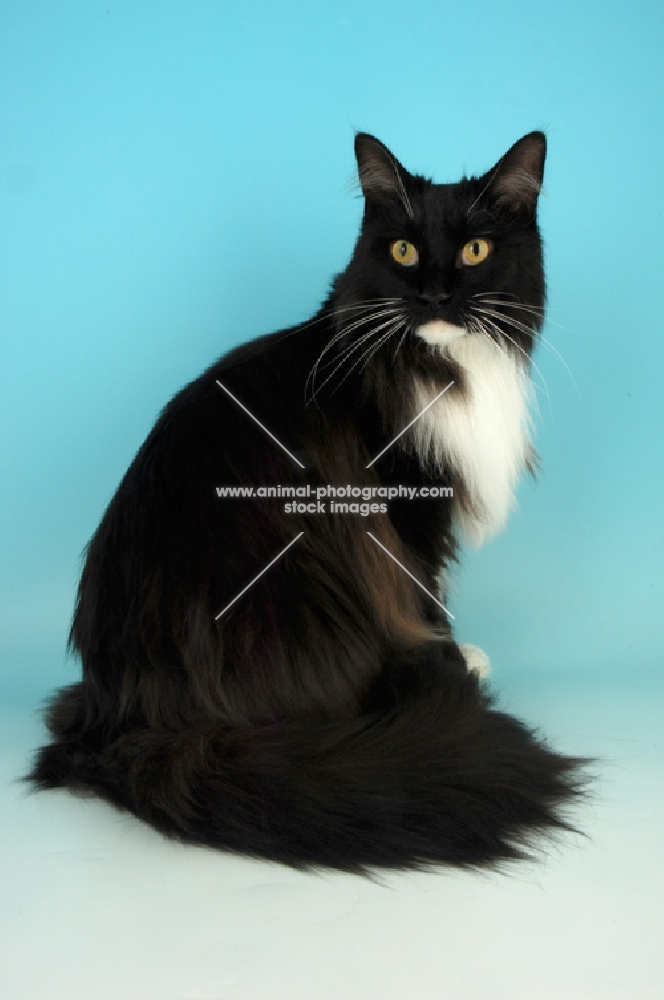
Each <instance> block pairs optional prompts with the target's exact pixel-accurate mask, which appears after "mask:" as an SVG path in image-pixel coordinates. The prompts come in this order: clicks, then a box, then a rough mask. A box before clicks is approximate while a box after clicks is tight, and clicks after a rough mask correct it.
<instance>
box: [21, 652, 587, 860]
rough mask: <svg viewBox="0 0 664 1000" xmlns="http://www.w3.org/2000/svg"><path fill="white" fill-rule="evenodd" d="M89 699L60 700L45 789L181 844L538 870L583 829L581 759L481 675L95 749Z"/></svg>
mask: <svg viewBox="0 0 664 1000" xmlns="http://www.w3.org/2000/svg"><path fill="white" fill-rule="evenodd" d="M80 687H81V686H80V685H75V686H74V688H70V689H66V690H65V691H64V692H63V693H62V694H61V695H60V698H61V699H63V700H64V699H66V698H69V702H70V712H69V718H70V724H69V726H68V727H67V729H68V732H67V733H65V732H63V729H64V727H61V731H60V733H59V734H58V733H57V732H56V733H55V734H54V735H56V738H58V737H59V740H58V742H55V743H54V744H51V745H50V746H46V747H44V748H43V749H42V750H40V751H39V753H38V756H37V759H36V762H35V767H34V770H33V772H32V774H31V775H30V778H31V780H32V781H33V782H35V783H36V784H37V785H38V786H40V787H42V788H43V787H56V786H68V787H69V788H71V789H73V790H80V791H83V790H89V791H94V792H96V793H97V794H100V795H102V796H104V797H105V798H107V799H108V800H110V801H111V802H113V803H115V804H116V805H119V806H122V807H125V808H127V809H129V810H131V811H132V812H133V813H135V814H136V815H137V816H139V817H140V818H141V819H143V820H146V821H147V822H149V823H150V824H152V825H153V826H154V827H156V828H157V829H158V830H160V831H162V832H163V833H165V834H168V835H170V836H175V837H178V838H180V839H182V840H185V841H189V842H194V843H199V844H206V845H209V846H211V847H217V848H222V849H225V850H231V851H237V852H239V853H242V854H247V855H252V856H255V857H259V858H265V859H268V860H273V861H279V862H283V863H285V864H288V865H291V866H293V867H296V868H308V867H318V866H323V867H330V868H336V869H340V870H344V871H349V872H355V873H361V874H367V873H368V872H369V871H370V869H372V868H392V869H408V868H425V867H428V866H431V865H457V866H462V867H475V866H489V865H496V864H497V863H499V862H501V861H504V860H509V859H515V858H520V857H524V856H529V854H530V848H531V846H532V845H533V843H534V841H535V839H536V838H537V837H538V836H539V835H541V834H546V833H549V834H550V833H552V832H555V831H556V830H561V829H567V830H570V829H573V828H572V827H571V826H570V824H569V822H568V821H567V819H566V818H565V807H566V806H567V805H568V804H569V803H571V802H573V800H575V799H576V798H577V797H578V796H579V795H580V794H581V793H582V790H583V787H584V784H585V779H584V772H583V765H584V764H585V763H587V762H586V761H585V760H582V759H579V758H571V757H566V756H562V755H560V754H558V753H555V752H554V751H552V750H550V749H548V748H547V747H546V746H545V745H544V744H543V743H542V742H541V741H540V740H539V739H538V738H536V737H535V735H534V734H533V733H532V732H531V731H529V730H528V729H527V728H526V727H525V726H524V725H523V724H522V723H521V722H519V721H518V720H517V719H514V718H512V717H511V716H509V715H506V714H504V713H502V712H500V711H497V710H496V709H495V708H494V707H492V703H491V700H490V698H489V697H488V696H487V695H486V694H485V693H483V692H482V691H481V690H480V689H479V687H478V685H477V681H476V679H475V678H474V676H472V675H469V674H463V675H462V673H461V672H459V671H449V672H448V671H446V670H443V671H442V672H441V670H440V663H439V664H438V665H437V668H436V669H432V664H430V663H423V664H420V665H416V666H412V665H410V666H408V667H407V668H404V667H393V668H391V669H386V670H385V671H384V672H383V675H382V676H381V679H380V681H379V683H378V684H377V685H376V686H375V688H374V690H373V691H372V692H371V693H370V695H369V696H368V698H367V702H366V706H365V708H366V710H365V711H364V712H363V714H361V715H359V716H357V717H355V718H348V719H345V720H339V721H336V720H318V721H316V720H313V719H311V720H308V719H303V720H300V721H288V722H279V723H270V724H265V725H260V726H256V727H247V728H242V729H239V728H238V729H235V728H227V729H224V728H221V727H219V726H212V725H211V724H210V725H209V726H207V727H205V728H199V729H196V730H195V731H182V732H172V731H165V730H163V731H162V730H152V729H144V730H135V731H132V732H129V733H126V734H124V735H122V736H120V737H118V738H116V739H114V740H113V742H111V743H110V744H109V745H107V746H103V747H97V748H95V747H94V746H93V745H92V740H91V739H90V738H89V737H87V738H86V737H85V735H84V734H83V733H79V734H78V735H76V734H75V733H74V732H73V729H74V726H73V725H72V724H71V722H72V718H71V715H72V713H71V709H72V707H73V704H74V702H76V701H77V700H78V701H79V703H80V695H81V692H80V691H77V689H79V688H80ZM61 707H62V708H63V709H64V705H63V704H61ZM54 708H56V709H57V702H56V705H55V706H54ZM62 714H63V713H60V715H61V716H62ZM64 714H65V715H66V714H67V713H66V712H64ZM57 715H58V713H57V711H52V713H51V720H53V719H54V718H56V717H57ZM51 727H52V729H55V728H56V727H55V725H54V724H53V721H52V722H51Z"/></svg>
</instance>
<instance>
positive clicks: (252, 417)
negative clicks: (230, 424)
mask: <svg viewBox="0 0 664 1000" xmlns="http://www.w3.org/2000/svg"><path fill="white" fill-rule="evenodd" d="M215 381H216V383H217V385H218V386H219V388H220V389H223V390H224V392H225V393H226V394H227V395H228V396H230V397H231V399H232V400H233V402H234V403H237V405H238V406H240V407H241V408H242V409H243V410H244V412H245V413H246V414H247V415H248V416H250V417H251V419H252V420H253V421H254V422H255V423H257V424H258V426H259V427H260V428H261V430H264V431H265V433H266V434H267V435H269V437H271V438H272V440H273V441H276V442H277V444H278V445H279V447H280V448H281V449H283V451H285V452H286V454H287V455H290V457H291V458H292V459H293V461H294V462H297V464H298V465H299V466H300V468H301V469H303V468H304V466H303V465H302V462H300V460H299V459H298V458H296V457H295V455H294V454H293V453H292V452H290V451H289V450H288V448H287V447H286V445H284V444H282V443H281V441H280V440H279V438H277V437H275V436H274V434H273V433H272V431H269V430H268V429H267V427H266V426H265V424H262V423H261V422H260V420H259V419H258V417H255V416H254V415H253V413H252V412H251V410H248V409H247V407H246V406H245V405H244V403H241V402H240V400H239V399H237V398H236V397H235V396H234V395H233V393H232V392H231V391H230V390H229V389H227V388H226V386H225V385H222V384H221V382H220V381H219V379H215ZM434 402H435V400H434Z"/></svg>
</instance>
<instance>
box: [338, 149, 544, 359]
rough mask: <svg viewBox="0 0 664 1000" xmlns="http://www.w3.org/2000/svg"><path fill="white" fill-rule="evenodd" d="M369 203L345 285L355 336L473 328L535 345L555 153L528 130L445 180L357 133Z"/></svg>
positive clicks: (341, 281) (344, 314) (419, 337)
mask: <svg viewBox="0 0 664 1000" xmlns="http://www.w3.org/2000/svg"><path fill="white" fill-rule="evenodd" d="M355 149H356V155H357V161H358V168H359V177H360V183H361V185H362V190H363V193H364V196H365V212H364V218H363V221H362V229H361V233H360V237H359V239H358V242H357V246H356V248H355V252H354V255H353V258H352V260H351V262H350V264H349V266H348V268H347V269H346V271H345V272H344V273H343V274H342V275H340V276H339V278H338V279H337V282H336V285H335V291H336V300H337V304H338V308H339V312H338V316H339V319H340V326H342V327H343V326H345V327H346V328H347V329H348V330H349V336H350V337H355V338H357V337H358V336H365V334H367V331H368V329H369V327H370V326H373V327H374V329H375V330H376V332H375V334H374V335H372V336H370V337H369V336H368V337H367V340H366V343H367V345H373V344H374V343H375V344H381V345H383V344H385V345H387V347H390V346H391V341H393V340H394V341H399V342H403V341H404V340H405V338H406V337H407V338H409V340H410V341H411V343H417V342H418V341H419V342H420V343H422V342H423V341H426V342H427V343H429V344H437V345H439V346H441V347H445V346H446V345H447V344H451V343H452V342H454V341H455V340H457V339H459V338H461V337H463V336H482V337H488V338H491V339H492V340H494V341H495V342H496V343H498V344H499V346H502V347H504V348H505V349H507V350H509V351H510V352H516V353H520V354H521V355H522V356H524V357H525V356H527V355H528V354H529V353H530V351H531V349H532V344H533V337H534V334H535V332H536V330H537V329H538V327H539V326H540V325H541V320H542V315H543V306H544V274H543V267H542V253H541V244H540V237H539V232H538V228H537V222H536V207H537V196H538V194H539V190H540V186H541V182H542V173H543V166H544V156H545V138H544V136H543V135H542V133H540V132H533V133H530V134H529V135H527V136H524V138H523V139H521V140H520V141H519V142H518V143H516V144H515V145H514V146H513V147H512V148H511V149H510V150H509V151H508V152H507V153H506V154H505V156H504V157H502V159H501V160H500V161H499V162H498V164H497V165H496V166H495V167H493V168H492V170H490V171H488V172H487V173H486V174H484V175H483V176H482V177H478V178H470V179H463V180H461V181H460V182H459V183H458V184H434V183H432V182H431V181H429V180H427V179H425V178H423V177H420V176H415V175H412V174H410V173H408V171H406V170H405V169H404V168H403V167H402V166H401V164H400V163H399V162H398V161H397V160H396V159H395V157H394V156H393V155H392V154H391V153H390V152H389V150H387V149H386V147H385V146H383V145H382V143H380V142H379V141H378V140H377V139H374V138H373V137H372V136H369V135H366V134H363V133H362V134H359V135H358V136H357V137H356V142H355Z"/></svg>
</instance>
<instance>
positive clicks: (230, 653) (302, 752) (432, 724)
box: [31, 132, 584, 873]
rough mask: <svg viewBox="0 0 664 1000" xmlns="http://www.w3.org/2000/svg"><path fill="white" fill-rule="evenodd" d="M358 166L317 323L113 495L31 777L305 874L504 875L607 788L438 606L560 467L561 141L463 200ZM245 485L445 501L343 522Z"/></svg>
mask: <svg viewBox="0 0 664 1000" xmlns="http://www.w3.org/2000/svg"><path fill="white" fill-rule="evenodd" d="M355 151H356V156H357V162H358V168H359V179H360V184H361V186H362V190H363V194H364V198H365V210H364V217H363V220H362V226H361V231H360V235H359V238H358V240H357V244H356V247H355V250H354V253H353V256H352V259H351V261H350V263H349V264H348V266H347V268H346V269H345V271H343V273H342V274H340V275H339V276H338V277H337V278H336V279H335V281H334V283H333V287H332V291H331V293H330V295H329V298H328V299H327V301H326V302H325V304H324V305H323V307H322V308H321V310H320V312H319V313H318V314H317V315H316V316H315V317H314V318H313V319H312V320H311V321H310V322H308V323H304V324H301V325H299V326H296V327H293V328H292V329H289V330H286V331H282V332H279V333H276V334H272V335H269V336H266V337H264V338H261V339H258V340H256V341H253V342H251V343H248V344H245V345H242V346H241V347H239V348H237V349H235V350H233V351H231V352H230V353H229V354H227V355H226V356H225V357H223V358H221V360H220V361H218V362H217V363H216V364H214V365H213V366H212V367H211V368H210V369H209V370H208V371H207V372H206V373H205V374H204V375H202V376H201V377H200V378H198V379H197V380H196V381H194V382H193V383H191V384H190V385H188V386H187V387H185V388H184V389H183V390H182V391H181V392H180V393H179V394H178V395H177V396H176V397H175V398H174V399H173V400H172V401H171V402H170V403H169V404H168V406H167V407H166V408H165V409H164V411H163V413H162V414H161V416H160V417H159V419H158V421H157V423H156V425H155V427H154V429H153V430H152V432H151V433H150V435H149V436H148V438H147V440H146V441H145V442H144V444H143V446H142V447H141V449H140V450H139V452H138V455H137V456H136V458H135V460H134V462H133V463H132V465H131V466H130V468H129V470H128V472H127V473H126V475H125V477H124V479H123V481H122V483H121V484H120V487H119V488H118V491H117V493H116V494H115V496H114V497H113V499H112V501H111V503H110V505H109V507H108V509H107V511H106V513H105V515H104V517H103V519H102V521H101V524H100V526H99V528H98V530H97V532H96V533H95V535H94V537H93V538H92V540H91V542H90V544H89V547H88V550H87V558H86V562H85V567H84V570H83V574H82V578H81V582H80V587H79V593H78V601H77V606H76V611H75V616H74V621H73V625H72V632H71V644H72V646H73V648H74V649H75V650H77V651H78V653H79V654H80V656H81V660H82V667H83V676H82V680H81V681H80V682H78V683H76V684H74V685H71V686H70V687H68V688H64V689H63V690H62V691H60V692H59V693H58V694H57V695H56V696H55V698H54V700H53V702H52V704H51V706H50V709H49V712H48V725H49V728H50V731H51V733H52V735H53V742H52V743H51V744H49V745H47V746H45V747H43V748H42V749H41V750H40V751H39V753H38V756H37V758H36V762H35V766H34V770H33V772H32V775H31V779H32V780H33V781H34V782H35V783H36V784H37V785H38V786H40V787H43V788H46V787H57V786H66V787H69V788H71V789H73V790H79V791H86V790H87V791H94V792H96V793H98V794H99V795H102V796H104V797H105V798H106V799H108V800H110V801H111V802H113V803H115V804H116V805H119V806H122V807H125V808H127V809H129V810H131V811H132V812H134V813H135V814H136V815H137V816H139V817H141V818H142V819H144V820H146V821H147V822H149V823H151V824H152V825H153V826H154V827H156V828H157V829H158V830H161V831H162V832H164V833H166V834H169V835H172V836H176V837H179V838H181V839H182V840H186V841H190V842H194V843H201V844H207V845H210V846H213V847H218V848H222V849H226V850H233V851H238V852H241V853H245V854H248V855H253V856H256V857H261V858H267V859H271V860H276V861H281V862H284V863H287V864H290V865H293V866H296V867H310V866H330V867H333V868H338V869H343V870H347V871H353V872H360V873H363V872H364V873H366V872H367V871H368V870H370V869H371V868H373V867H387V868H413V867H425V866H429V865H437V864H456V865H461V866H479V865H491V864H495V863H497V862H500V861H501V860H504V859H509V858H516V857H520V856H523V855H524V853H526V852H527V850H528V846H529V845H530V844H531V843H532V840H533V837H534V836H535V835H537V834H540V833H544V832H551V831H552V830H555V829H560V828H569V827H568V824H567V821H566V820H565V818H564V807H565V805H566V804H567V803H568V802H569V801H572V800H573V799H574V798H575V797H576V796H578V794H579V793H580V791H581V788H582V786H583V781H584V777H583V769H582V765H583V761H581V760H580V759H576V758H569V757H565V756H562V755H560V754H558V753H556V752H554V751H552V750H550V749H549V748H547V747H546V746H545V745H544V744H543V743H542V742H541V741H540V740H538V739H537V738H536V737H535V736H534V735H533V733H531V732H530V731H529V730H528V729H527V728H526V727H525V726H524V725H523V724H522V723H521V722H519V721H518V720H516V719H514V718H512V717H511V716H509V715H506V714H504V713H502V712H499V711H497V710H496V708H495V707H494V706H493V703H492V699H491V696H490V694H489V692H488V691H487V690H486V687H485V686H483V685H481V684H480V677H479V675H481V674H484V673H485V672H486V659H485V658H484V659H483V654H482V653H481V651H478V650H474V649H473V648H472V647H470V648H468V649H466V651H465V653H466V656H465V657H464V655H463V651H462V650H461V649H460V647H459V646H458V645H457V644H456V643H455V642H454V640H453V638H452V633H451V629H450V623H449V620H448V616H447V614H446V613H445V610H444V609H443V605H442V601H444V599H445V595H444V583H443V584H442V587H443V592H441V590H440V588H441V581H444V578H445V570H446V568H447V567H448V566H449V565H450V563H451V562H452V561H453V560H454V559H455V556H456V552H457V544H458V539H459V537H460V536H461V535H465V536H466V537H468V538H469V539H470V540H471V541H472V542H474V543H476V544H480V543H481V542H483V541H484V539H485V538H487V537H489V536H490V535H492V534H493V533H495V532H496V531H498V530H499V529H500V528H501V527H502V526H503V525H504V523H505V521H506V518H507V517H508V514H509V512H510V509H511V507H512V505H513V501H514V489H515V485H516V482H517V479H518V477H519V475H520V474H521V472H522V471H523V470H524V469H526V468H528V467H531V466H532V464H533V461H534V450H533V448H532V445H531V443H530V437H529V415H528V403H529V394H530V375H529V373H530V367H531V361H530V356H531V352H532V348H533V344H534V341H535V340H536V335H537V331H538V328H539V327H540V325H541V322H542V317H543V308H544V275H543V267H542V253H541V244H540V237H539V232H538V227H537V221H536V208H537V198H538V194H539V190H540V186H541V181H542V174H543V165H544V157H545V138H544V136H543V135H542V134H541V133H540V132H532V133H530V134H529V135H526V136H525V137H524V138H523V139H521V140H520V141H519V142H517V143H516V144H515V145H514V146H513V147H512V148H511V149H510V150H509V151H508V152H507V153H506V154H505V156H503V157H502V158H501V160H500V161H499V162H498V164H497V165H496V166H495V167H493V168H492V169H491V170H490V171H489V172H488V173H486V174H485V175H484V176H481V177H476V178H464V179H462V180H461V181H460V182H459V183H458V184H434V183H432V182H431V181H429V180H427V179H425V178H424V177H421V176H416V175H412V174H410V173H409V172H408V171H406V170H405V169H404V168H403V167H402V166H401V164H400V163H399V162H398V161H397V160H396V159H395V157H394V156H393V155H392V154H391V153H390V152H389V150H388V149H387V148H386V147H385V146H384V145H383V144H382V143H380V142H379V141H378V140H377V139H375V138H373V137H372V136H370V135H366V134H359V135H357V136H356V140H355ZM446 387H447V388H446ZM443 390H445V391H444V392H443ZM436 397H438V398H436ZM434 400H435V402H434ZM423 411H424V412H423ZM406 428H407V429H406ZM404 429H405V430H404ZM376 456H379V457H376ZM219 484H223V485H224V486H229V485H230V486H231V487H232V486H239V487H251V486H256V485H263V484H268V485H269V484H272V485H275V484H279V485H280V486H282V487H283V488H284V489H285V490H288V488H290V489H291V492H295V493H296V494H298V493H299V494H305V493H306V492H307V490H309V492H310V494H311V495H315V493H316V491H317V490H321V489H322V488H323V487H324V486H326V485H327V484H332V485H335V486H346V485H347V486H348V487H349V489H351V490H352V489H355V490H356V491H357V488H358V487H359V488H364V489H367V488H373V493H372V494H371V495H372V496H373V497H376V498H377V499H378V498H380V497H381V496H382V495H383V494H384V493H385V492H386V490H387V489H389V487H394V486H396V485H397V484H399V485H401V486H407V487H409V488H410V490H411V494H413V491H414V490H415V489H416V490H417V491H418V495H417V496H412V498H411V497H410V496H409V497H405V496H398V497H396V498H394V499H392V500H390V501H389V503H387V504H382V505H381V504H378V503H376V504H374V505H373V506H370V505H364V506H363V507H362V509H361V511H360V509H359V505H358V506H357V507H355V508H353V507H350V505H349V507H348V509H347V510H345V511H343V512H342V511H341V509H332V508H331V507H330V506H326V503H318V504H305V503H302V504H299V505H298V504H297V503H294V504H288V505H286V504H285V503H284V500H283V498H282V497H272V498H261V499H259V498H256V497H254V498H252V499H239V498H235V499H220V498H219V495H218V492H217V487H218V486H219ZM433 485H435V486H437V487H441V486H442V487H445V488H446V489H447V491H448V492H449V491H452V492H453V497H450V496H446V497H442V498H441V497H428V496H424V495H422V494H423V493H424V492H425V490H423V489H422V488H423V487H429V488H430V487H431V486H433ZM381 491H382V492H381ZM272 492H273V493H274V492H275V491H274V490H273V491H272ZM434 492H435V491H434ZM443 492H445V491H443ZM351 510H356V511H357V512H356V513H351ZM268 564H271V565H269V568H266V567H268ZM434 595H438V596H437V597H434ZM439 598H440V600H439ZM222 612H223V613H222ZM469 667H470V668H471V669H469Z"/></svg>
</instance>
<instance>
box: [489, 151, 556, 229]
mask: <svg viewBox="0 0 664 1000" xmlns="http://www.w3.org/2000/svg"><path fill="white" fill-rule="evenodd" d="M545 157H546V136H545V135H544V133H543V132H529V133H528V135H524V137H523V139H519V141H518V142H515V143H514V145H513V146H512V148H511V149H509V150H508V151H507V152H506V153H505V155H504V156H503V157H502V158H501V159H500V160H499V161H498V163H497V164H496V166H495V167H494V168H493V170H490V171H489V174H488V177H489V178H490V180H489V184H488V186H487V192H488V193H489V195H491V196H492V197H493V198H494V199H495V201H496V203H497V204H498V205H499V206H501V207H505V208H506V209H508V210H509V211H513V212H529V213H532V212H534V210H535V207H536V205H537V198H538V196H539V193H540V190H541V188H542V178H543V176H544V159H545Z"/></svg>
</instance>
